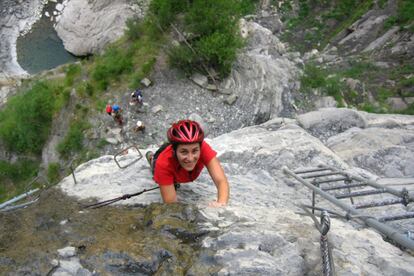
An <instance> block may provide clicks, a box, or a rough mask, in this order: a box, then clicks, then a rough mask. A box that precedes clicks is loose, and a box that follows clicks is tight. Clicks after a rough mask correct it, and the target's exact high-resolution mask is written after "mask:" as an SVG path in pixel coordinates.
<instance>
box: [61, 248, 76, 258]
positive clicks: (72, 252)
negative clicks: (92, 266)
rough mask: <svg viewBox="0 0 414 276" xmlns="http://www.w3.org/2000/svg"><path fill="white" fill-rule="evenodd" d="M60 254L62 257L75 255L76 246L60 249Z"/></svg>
mask: <svg viewBox="0 0 414 276" xmlns="http://www.w3.org/2000/svg"><path fill="white" fill-rule="evenodd" d="M58 254H59V256H60V257H62V258H68V257H73V256H75V255H76V248H75V247H73V246H68V247H65V248H61V249H58Z"/></svg>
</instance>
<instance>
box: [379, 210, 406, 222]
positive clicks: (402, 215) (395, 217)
mask: <svg viewBox="0 0 414 276" xmlns="http://www.w3.org/2000/svg"><path fill="white" fill-rule="evenodd" d="M409 218H414V212H408V213H405V214H400V215H394V216H386V217H381V218H378V221H380V222H385V221H392V220H401V219H409Z"/></svg>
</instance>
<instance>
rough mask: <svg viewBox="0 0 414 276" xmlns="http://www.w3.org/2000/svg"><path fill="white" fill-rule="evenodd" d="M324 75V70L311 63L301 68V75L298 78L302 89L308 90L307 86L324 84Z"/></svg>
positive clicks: (315, 86)
mask: <svg viewBox="0 0 414 276" xmlns="http://www.w3.org/2000/svg"><path fill="white" fill-rule="evenodd" d="M326 76H327V73H326V72H325V70H323V69H321V68H319V67H317V66H315V65H313V64H306V65H305V68H304V70H303V75H302V77H301V78H300V82H301V87H302V90H309V88H319V87H322V86H325V84H326V81H325V78H326Z"/></svg>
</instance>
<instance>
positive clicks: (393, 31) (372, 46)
mask: <svg viewBox="0 0 414 276" xmlns="http://www.w3.org/2000/svg"><path fill="white" fill-rule="evenodd" d="M399 29H400V27H398V26H395V27H392V28H391V29H390V30H388V31H387V32H386V33H385V34H384V35H383V36H381V37H379V38H377V39H376V40H374V41H372V42H371V43H370V44H369V45H368V46H367V47H366V48H365V49H364V50H362V52H363V53H364V52H369V51H372V50H376V49H378V48H380V47H382V46H384V44H385V43H387V42H388V41H389V40H391V39H392V37H393V36H394V35H395V34H396V33H397V32H398V31H399Z"/></svg>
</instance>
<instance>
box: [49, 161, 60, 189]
mask: <svg viewBox="0 0 414 276" xmlns="http://www.w3.org/2000/svg"><path fill="white" fill-rule="evenodd" d="M59 172H60V164H59V163H50V164H49V166H48V168H47V180H48V181H49V182H50V183H51V184H54V183H57V182H58V181H59V180H60V173H59Z"/></svg>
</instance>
